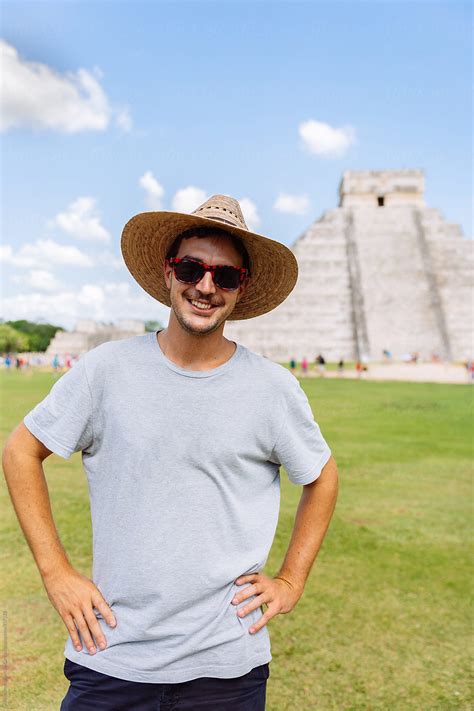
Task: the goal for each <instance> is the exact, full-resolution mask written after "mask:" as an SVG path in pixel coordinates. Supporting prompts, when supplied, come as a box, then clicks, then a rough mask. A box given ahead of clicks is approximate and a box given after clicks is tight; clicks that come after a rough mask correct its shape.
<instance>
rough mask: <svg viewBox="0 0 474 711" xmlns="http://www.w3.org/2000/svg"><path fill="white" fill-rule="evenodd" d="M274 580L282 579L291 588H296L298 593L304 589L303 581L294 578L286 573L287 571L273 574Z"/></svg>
mask: <svg viewBox="0 0 474 711" xmlns="http://www.w3.org/2000/svg"><path fill="white" fill-rule="evenodd" d="M273 579H274V580H284V582H285V583H286V584H287V585H289V587H290V588H292V590H297V591H299V592H300V593H303V590H304V582H302V581H301V580H297V579H295V578H294V577H293V576H291V575H288V574H287V573H277V574H276V575H274V576H273Z"/></svg>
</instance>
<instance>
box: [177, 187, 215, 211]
mask: <svg viewBox="0 0 474 711" xmlns="http://www.w3.org/2000/svg"><path fill="white" fill-rule="evenodd" d="M207 197H208V196H207V194H206V193H205V192H204V190H201V188H195V187H194V186H192V185H189V186H188V187H187V188H182V189H181V190H178V191H177V192H176V193H175V195H174V197H173V200H172V201H171V204H172V208H173V210H174V211H175V212H193V210H195V209H196V208H197V207H199V206H200V205H202V204H203V202H205V201H206V200H207Z"/></svg>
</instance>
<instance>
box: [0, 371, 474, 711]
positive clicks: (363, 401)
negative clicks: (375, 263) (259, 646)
mask: <svg viewBox="0 0 474 711" xmlns="http://www.w3.org/2000/svg"><path fill="white" fill-rule="evenodd" d="M0 376H1V384H2V391H3V402H4V404H6V405H7V406H6V407H4V408H3V419H2V422H1V431H2V432H1V434H2V440H4V439H5V436H6V435H7V434H8V433H9V432H10V431H11V429H13V427H14V426H15V425H16V424H17V423H18V422H19V421H20V420H21V418H22V417H23V415H24V414H26V412H28V410H29V409H31V408H32V407H33V406H34V405H35V404H36V402H38V401H39V400H40V399H42V398H43V397H44V395H45V394H46V393H47V392H48V390H49V389H50V387H51V385H52V383H53V375H52V374H49V373H36V374H34V375H31V376H29V375H25V374H22V373H16V372H15V373H5V372H2V373H1V374H0ZM302 387H303V388H304V389H305V391H306V393H307V395H308V397H309V399H310V402H311V405H312V407H313V412H314V415H315V418H316V420H317V421H318V423H319V425H320V427H321V430H322V432H323V434H324V436H325V438H326V439H327V441H328V442H329V444H330V446H331V448H332V451H333V454H334V457H335V458H336V461H337V464H338V468H339V474H340V494H339V500H338V504H337V507H336V510H335V513H334V517H333V520H332V523H331V526H330V529H329V532H328V534H327V537H326V540H325V542H324V545H323V548H322V549H321V552H320V554H319V556H318V558H317V561H316V563H315V565H314V567H313V570H312V572H311V574H310V576H309V579H308V581H307V585H306V589H305V592H304V594H303V597H302V598H301V599H300V601H299V603H298V605H297V607H296V608H295V609H294V610H293V611H292V612H291V613H290V614H287V615H279V616H277V617H275V618H273V619H272V620H271V621H270V622H269V624H268V627H269V631H270V634H271V640H272V655H273V661H272V662H271V664H270V674H271V676H270V680H269V682H268V692H267V699H268V703H267V709H268V711H283V710H287V709H288V711H293V710H294V709H301V710H302V711H312V710H313V709H322V710H325V709H337V710H344V711H352V710H356V709H390V711H392V710H393V709H395V710H397V711H398V710H401V711H405V709H406V710H408V709H414V710H415V709H416V710H417V711H419V710H423V711H425V710H428V709H470V708H472V702H473V699H472V697H471V696H470V683H469V673H470V669H471V654H470V647H471V642H472V615H471V607H470V589H469V588H470V582H471V576H470V574H469V573H470V569H469V563H470V562H471V560H472V558H471V555H470V554H471V546H470V542H471V536H472V528H471V515H472V503H471V501H472V499H471V494H472V488H471V485H472V484H471V471H472V469H471V466H472V465H471V461H472V458H471V456H472V451H471V442H472V437H471V422H472V393H473V392H474V389H471V387H470V386H469V385H441V384H431V383H398V382H365V381H357V380H335V379H327V380H324V379H314V380H313V379H304V380H302ZM45 471H46V474H47V478H48V484H49V490H50V495H51V499H52V506H53V512H54V516H55V520H56V522H57V526H58V529H59V533H60V536H61V539H62V541H63V543H64V545H65V547H66V550H67V551H68V553H69V555H70V558H71V560H72V561H73V563H74V565H75V566H76V567H78V568H79V569H80V570H81V572H83V573H85V574H86V575H89V576H90V575H91V527H90V515H89V507H88V496H87V485H86V479H85V476H84V475H83V473H82V467H81V459H80V455H79V454H76V455H73V457H72V458H71V460H70V461H69V462H66V461H65V460H63V459H61V458H59V457H57V456H55V455H53V456H52V457H50V458H49V459H48V460H46V462H45ZM300 493H301V487H297V486H295V485H294V484H291V483H290V482H289V481H288V479H287V477H286V474H285V472H284V471H282V496H281V511H280V520H279V526H278V531H277V536H276V538H275V542H274V545H273V548H272V551H271V554H270V557H269V560H268V563H267V566H266V569H265V572H266V573H267V574H268V575H273V574H275V573H276V571H277V569H278V567H279V566H280V564H281V562H282V560H283V557H284V553H285V551H286V548H287V546H288V542H289V537H290V533H291V530H292V526H293V520H294V514H295V510H296V506H297V503H298V500H299V495H300ZM1 521H2V523H1V538H2V544H3V545H2V554H1V555H2V581H3V582H2V599H3V605H2V610H3V624H4V634H3V635H2V638H3V639H5V638H6V640H7V661H8V667H7V669H8V708H10V709H15V710H16V709H28V710H29V711H30V710H31V711H36V710H37V709H38V710H40V709H41V710H43V709H44V710H45V711H46V710H47V711H52V710H54V709H59V705H60V701H61V699H62V697H63V696H64V694H65V692H66V689H67V687H68V682H67V680H66V679H65V677H64V676H63V674H62V668H63V663H64V657H63V648H64V643H65V640H66V637H67V631H66V628H65V626H64V623H63V622H62V620H61V619H60V617H59V616H58V614H57V613H56V611H55V610H54V608H53V607H52V605H51V603H50V602H49V599H48V597H47V595H46V592H45V590H44V588H43V585H42V582H41V578H40V577H39V574H38V572H37V569H36V566H35V563H34V561H33V557H32V555H31V553H30V551H29V548H28V546H27V544H26V541H25V540H24V538H23V534H22V532H21V529H20V527H19V524H18V522H17V519H16V516H15V513H14V511H13V507H12V505H11V502H10V498H9V496H8V491H7V489H6V486H5V483H3V487H2V518H1Z"/></svg>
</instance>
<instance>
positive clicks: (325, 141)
mask: <svg viewBox="0 0 474 711" xmlns="http://www.w3.org/2000/svg"><path fill="white" fill-rule="evenodd" d="M299 134H300V136H301V138H302V139H303V144H304V146H305V148H306V149H307V150H308V151H309V152H310V153H316V154H317V155H322V156H334V157H339V156H342V155H343V153H345V152H346V150H347V149H348V148H349V146H350V145H352V144H353V143H355V129H354V128H353V127H352V126H342V127H341V128H333V127H332V126H330V125H329V124H328V123H323V122H321V121H314V120H312V119H310V120H309V121H304V122H303V123H301V124H300V126H299Z"/></svg>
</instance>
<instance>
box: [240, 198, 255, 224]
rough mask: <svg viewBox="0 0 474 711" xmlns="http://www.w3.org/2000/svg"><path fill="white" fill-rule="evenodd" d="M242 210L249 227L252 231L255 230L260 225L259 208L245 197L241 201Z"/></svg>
mask: <svg viewBox="0 0 474 711" xmlns="http://www.w3.org/2000/svg"><path fill="white" fill-rule="evenodd" d="M238 202H239V205H240V209H241V210H242V213H243V215H244V219H245V222H246V223H247V227H248V228H249V229H251V230H255V229H256V228H257V226H258V225H259V224H260V217H259V215H258V212H257V206H256V204H255V203H254V202H253V200H251V199H250V198H247V197H243V198H241V199H240V200H239V201H238Z"/></svg>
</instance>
